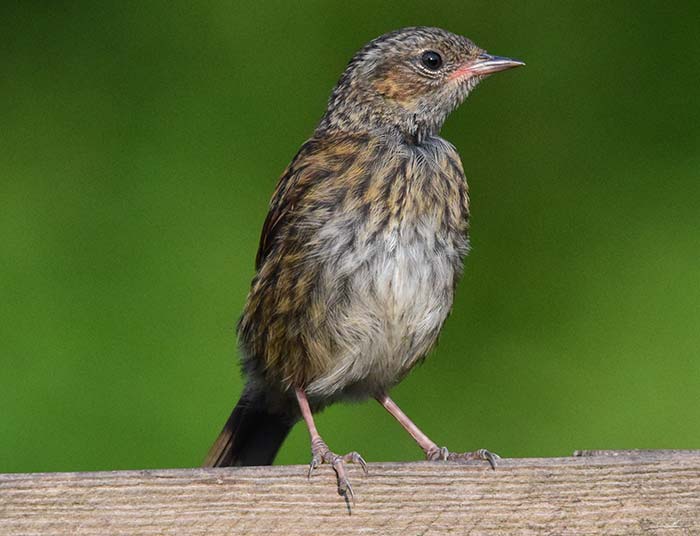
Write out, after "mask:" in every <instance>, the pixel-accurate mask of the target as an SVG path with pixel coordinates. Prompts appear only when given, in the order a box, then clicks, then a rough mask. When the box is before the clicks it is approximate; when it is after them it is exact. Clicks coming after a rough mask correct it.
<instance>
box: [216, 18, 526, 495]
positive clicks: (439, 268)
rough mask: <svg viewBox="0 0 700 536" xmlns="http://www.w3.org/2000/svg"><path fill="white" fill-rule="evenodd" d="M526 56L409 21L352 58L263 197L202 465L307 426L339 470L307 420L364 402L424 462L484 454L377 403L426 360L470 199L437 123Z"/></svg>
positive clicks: (245, 456)
mask: <svg viewBox="0 0 700 536" xmlns="http://www.w3.org/2000/svg"><path fill="white" fill-rule="evenodd" d="M519 65H523V63H522V62H520V61H517V60H513V59H509V58H502V57H498V56H492V55H490V54H487V53H486V52H485V51H484V50H482V49H481V48H479V47H478V46H476V45H475V44H474V43H473V42H471V41H470V40H469V39H466V38H465V37H462V36H459V35H455V34H453V33H450V32H447V31H445V30H442V29H439V28H428V27H413V28H404V29H401V30H397V31H394V32H391V33H388V34H386V35H383V36H381V37H379V38H377V39H375V40H373V41H371V42H370V43H368V44H367V45H366V46H365V47H364V48H362V49H361V50H360V51H359V52H358V53H357V54H356V55H355V56H354V57H353V58H352V60H351V61H350V63H349V64H348V66H347V68H346V69H345V72H344V73H343V75H342V76H341V77H340V80H339V81H338V84H337V85H336V87H335V89H334V90H333V93H332V94H331V96H330V99H329V101H328V108H327V110H326V113H325V114H324V115H323V117H322V119H321V121H320V123H319V125H318V127H317V128H316V130H315V132H314V134H313V136H312V137H311V139H309V140H308V141H307V142H306V143H304V145H302V147H301V149H300V150H299V152H298V153H297V154H296V156H295V157H294V158H293V159H292V162H291V163H290V164H289V166H288V167H287V169H286V170H285V171H284V173H283V174H282V177H281V178H280V180H279V183H278V184H277V188H276V190H275V192H274V195H273V196H272V201H271V202H270V208H269V213H268V215H267V218H266V220H265V223H264V225H263V230H262V236H261V238H260V246H259V249H258V253H257V258H256V263H255V267H256V274H255V277H254V278H253V281H252V284H251V289H250V292H249V294H248V298H247V302H246V305H245V309H244V311H243V315H242V317H241V319H240V322H239V324H238V337H239V344H240V353H241V356H242V368H243V371H244V374H245V376H246V378H247V383H246V386H245V388H244V390H243V394H242V395H241V398H240V400H239V402H238V404H237V405H236V407H235V408H234V409H233V412H232V413H231V416H230V417H229V419H228V421H227V423H226V425H225V426H224V429H223V430H222V432H221V434H220V435H219V437H218V439H217V440H216V442H215V443H214V445H213V446H212V448H211V450H210V452H209V454H208V456H207V459H206V461H205V466H230V465H267V464H271V463H272V461H273V459H274V457H275V455H276V454H277V451H278V450H279V448H280V446H281V444H282V442H283V441H284V439H285V437H286V436H287V434H288V432H289V430H290V429H291V427H292V426H293V424H294V423H295V422H296V421H298V420H299V419H300V418H301V419H304V421H305V422H306V425H307V427H308V430H309V434H310V436H311V453H312V458H311V467H310V469H309V473H311V471H312V470H313V469H315V468H316V467H317V466H319V465H320V464H324V463H325V464H331V465H332V466H333V468H334V469H335V472H336V474H337V481H338V492H339V493H340V494H341V495H347V494H348V493H349V494H350V495H351V494H352V488H351V487H350V484H349V482H348V479H347V475H346V470H345V463H346V462H355V463H359V464H360V465H361V466H362V467H363V469H365V470H366V464H365V461H364V460H363V459H362V457H361V456H360V455H359V454H358V453H357V452H350V453H349V454H346V455H344V456H341V455H337V454H335V453H334V452H333V451H331V450H330V449H329V448H328V446H327V445H326V443H325V442H324V440H323V439H322V438H321V436H320V435H319V433H318V430H317V429H316V426H315V424H314V419H313V414H314V413H315V412H318V411H320V410H322V409H323V408H324V407H326V406H328V405H329V404H332V403H334V402H337V401H340V400H362V399H366V398H370V397H373V398H375V399H376V400H378V401H379V403H380V404H382V405H383V406H384V407H385V408H386V409H387V410H388V411H389V413H390V414H391V415H393V416H394V417H395V418H396V419H397V420H398V421H399V422H400V423H401V424H402V425H403V427H404V428H405V429H406V430H407V431H408V433H409V434H410V435H411V436H412V437H413V438H414V439H415V440H416V442H417V443H418V445H419V446H420V447H421V448H422V449H423V451H424V452H425V456H426V458H427V459H429V460H455V459H484V460H487V461H488V462H489V463H491V465H492V466H494V465H495V462H496V459H497V456H496V455H495V454H492V453H490V452H488V451H486V450H483V449H482V450H478V451H475V452H466V453H452V452H449V451H448V450H447V449H446V448H444V447H442V448H441V447H438V445H437V444H435V443H434V442H433V441H431V440H430V439H429V438H428V437H427V436H426V435H425V434H424V433H423V432H421V431H420V429H419V428H418V427H417V426H416V425H415V424H413V422H411V420H410V419H409V418H408V417H407V416H406V415H405V414H404V413H403V412H402V411H401V409H399V407H398V406H397V405H396V404H395V403H394V402H393V401H392V400H391V398H389V395H388V393H389V390H390V389H391V388H392V387H393V386H394V385H396V384H397V383H399V382H400V381H401V380H402V379H403V378H404V377H405V376H406V374H408V372H409V371H410V370H411V369H412V368H413V367H414V366H415V365H416V364H417V363H419V362H420V361H421V360H422V359H423V358H424V357H425V356H426V354H427V353H428V351H429V350H430V348H431V347H432V346H433V345H434V344H435V341H436V339H437V337H438V334H439V333H440V329H441V328H442V325H443V323H444V321H445V319H446V318H447V315H448V314H449V312H450V309H451V307H452V301H453V297H454V292H455V286H456V284H457V281H458V279H459V277H460V274H461V272H462V264H463V259H464V256H465V255H466V253H467V250H468V247H469V246H468V238H467V228H468V221H469V198H468V193H467V183H466V181H465V177H464V171H463V169H462V163H461V161H460V158H459V155H458V154H457V151H456V149H455V148H454V147H453V146H452V145H451V144H450V143H448V142H447V141H445V140H443V139H442V138H440V137H439V133H440V128H441V127H442V125H443V123H444V121H445V119H446V118H447V116H448V115H449V114H450V112H452V111H453V110H454V109H455V108H456V107H457V106H459V104H461V103H462V101H463V100H464V99H465V98H466V97H467V95H468V94H469V92H470V91H471V90H472V89H474V87H475V86H476V85H477V84H478V83H479V82H480V81H481V80H482V79H483V78H485V77H486V76H488V75H490V74H491V73H495V72H497V71H503V70H505V69H509V68H511V67H517V66H519Z"/></svg>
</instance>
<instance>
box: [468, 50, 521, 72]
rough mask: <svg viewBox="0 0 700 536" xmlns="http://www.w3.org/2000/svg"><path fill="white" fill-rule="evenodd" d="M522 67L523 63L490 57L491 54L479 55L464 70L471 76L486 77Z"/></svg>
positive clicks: (499, 57)
mask: <svg viewBox="0 0 700 536" xmlns="http://www.w3.org/2000/svg"><path fill="white" fill-rule="evenodd" d="M522 65H525V63H524V62H522V61H520V60H514V59H511V58H504V57H501V56H492V55H491V54H486V53H484V54H480V55H479V56H478V57H477V58H476V59H475V60H474V61H470V62H469V63H467V64H466V65H465V66H464V67H465V68H466V69H465V70H467V71H468V72H469V73H471V74H477V75H486V74H492V73H497V72H498V71H505V70H506V69H512V68H513V67H520V66H522Z"/></svg>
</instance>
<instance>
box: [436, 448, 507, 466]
mask: <svg viewBox="0 0 700 536" xmlns="http://www.w3.org/2000/svg"><path fill="white" fill-rule="evenodd" d="M425 457H426V459H428V460H429V461H464V460H485V461H487V462H489V465H490V466H491V469H496V465H498V460H500V459H501V457H500V456H499V455H498V454H496V453H495V452H491V451H488V450H486V449H479V450H475V451H474V452H450V451H449V450H447V448H446V447H440V448H436V449H433V450H430V451H428V452H427V453H426V455H425Z"/></svg>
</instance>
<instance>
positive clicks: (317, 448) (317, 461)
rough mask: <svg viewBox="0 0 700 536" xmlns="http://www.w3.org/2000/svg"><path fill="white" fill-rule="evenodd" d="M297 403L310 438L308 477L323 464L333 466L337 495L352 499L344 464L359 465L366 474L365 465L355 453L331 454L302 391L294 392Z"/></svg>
mask: <svg viewBox="0 0 700 536" xmlns="http://www.w3.org/2000/svg"><path fill="white" fill-rule="evenodd" d="M296 395H297V402H298V403H299V409H300V410H301V415H302V417H304V422H306V427H307V428H308V429H309V436H310V437H311V464H310V465H309V477H311V473H312V472H313V470H314V469H316V468H317V467H318V466H319V465H321V464H323V463H328V464H330V465H332V466H333V469H334V470H335V474H336V476H337V477H338V493H339V494H340V495H342V496H349V497H351V498H352V497H353V492H352V487H351V486H350V482H349V481H348V478H347V475H346V473H345V463H346V462H347V463H359V464H360V466H361V467H362V470H363V471H364V472H365V474H367V463H365V460H364V459H363V458H362V456H360V455H359V454H358V453H357V452H354V451H353V452H349V453H348V454H346V455H345V456H340V455H338V454H336V453H335V452H332V451H331V449H329V448H328V445H326V443H325V442H324V441H323V439H321V435H320V434H319V433H318V430H316V423H315V422H314V417H313V415H312V413H311V408H310V407H309V400H308V399H307V398H306V393H305V392H304V391H303V389H297V390H296Z"/></svg>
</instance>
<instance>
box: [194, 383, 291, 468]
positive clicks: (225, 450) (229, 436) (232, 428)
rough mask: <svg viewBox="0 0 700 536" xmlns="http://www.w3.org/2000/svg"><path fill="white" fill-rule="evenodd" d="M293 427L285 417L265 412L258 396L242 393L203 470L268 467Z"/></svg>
mask: <svg viewBox="0 0 700 536" xmlns="http://www.w3.org/2000/svg"><path fill="white" fill-rule="evenodd" d="M293 425H294V420H293V419H290V418H289V417H288V416H285V415H281V414H274V413H270V412H269V411H268V410H266V409H265V407H264V404H262V400H261V396H260V395H255V394H253V393H250V392H247V393H244V394H243V396H241V399H240V400H239V401H238V404H236V407H235V408H233V411H232V412H231V416H230V417H229V418H228V421H226V424H225V425H224V428H223V430H221V433H220V434H219V437H217V438H216V441H215V442H214V444H213V445H212V447H211V448H210V449H209V454H207V457H206V459H205V460H204V464H203V467H228V466H232V465H271V464H272V462H273V460H274V459H275V456H276V455H277V451H278V450H279V449H280V447H281V446H282V443H283V442H284V440H285V438H286V437H287V434H289V431H290V430H291V429H292V426H293Z"/></svg>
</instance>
